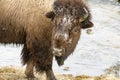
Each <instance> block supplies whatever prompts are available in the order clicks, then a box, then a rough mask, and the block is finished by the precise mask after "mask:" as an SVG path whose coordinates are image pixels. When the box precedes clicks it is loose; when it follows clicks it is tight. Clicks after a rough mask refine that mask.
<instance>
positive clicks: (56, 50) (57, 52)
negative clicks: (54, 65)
mask: <svg viewBox="0 0 120 80" xmlns="http://www.w3.org/2000/svg"><path fill="white" fill-rule="evenodd" d="M64 52H65V49H64V48H61V49H59V48H53V54H54V55H55V56H62V55H63V53H64Z"/></svg>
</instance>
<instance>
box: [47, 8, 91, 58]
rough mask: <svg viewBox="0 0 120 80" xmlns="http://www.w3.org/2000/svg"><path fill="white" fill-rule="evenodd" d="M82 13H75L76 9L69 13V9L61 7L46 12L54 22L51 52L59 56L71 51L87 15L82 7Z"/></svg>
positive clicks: (66, 54)
mask: <svg viewBox="0 0 120 80" xmlns="http://www.w3.org/2000/svg"><path fill="white" fill-rule="evenodd" d="M83 10H84V11H83V14H82V15H77V14H75V13H74V12H76V13H77V10H75V11H73V12H72V13H71V11H70V10H67V9H62V10H60V9H59V10H58V11H56V12H49V13H47V14H46V16H47V17H48V18H51V19H52V21H53V24H54V27H53V31H52V32H53V33H52V49H53V54H54V55H55V56H59V57H61V56H62V57H65V58H66V57H67V56H68V55H69V54H70V53H72V52H73V51H74V49H75V47H76V44H77V42H78V40H79V37H80V34H81V29H82V23H83V22H84V21H85V20H86V19H87V17H88V16H89V13H88V11H87V10H86V9H85V8H83Z"/></svg>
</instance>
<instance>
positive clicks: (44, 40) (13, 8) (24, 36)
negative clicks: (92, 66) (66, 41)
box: [0, 0, 92, 80]
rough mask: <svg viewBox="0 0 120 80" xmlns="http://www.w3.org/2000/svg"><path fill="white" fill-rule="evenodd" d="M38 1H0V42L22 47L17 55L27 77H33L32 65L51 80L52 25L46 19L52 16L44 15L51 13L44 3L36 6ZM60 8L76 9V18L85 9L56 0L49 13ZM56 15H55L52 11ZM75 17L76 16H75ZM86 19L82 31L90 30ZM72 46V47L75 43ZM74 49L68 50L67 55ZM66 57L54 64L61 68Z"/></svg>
mask: <svg viewBox="0 0 120 80" xmlns="http://www.w3.org/2000/svg"><path fill="white" fill-rule="evenodd" d="M50 1H51V2H54V0H48V3H49V2H50ZM39 2H40V0H0V43H4V44H10V43H13V44H23V45H24V46H23V49H22V53H21V55H22V62H23V64H24V65H25V64H27V67H26V71H25V74H26V75H27V77H28V78H34V74H33V67H34V66H35V68H36V70H37V71H39V72H43V71H45V72H46V74H47V79H48V80H55V77H54V74H53V71H52V60H53V54H52V50H51V47H52V29H53V24H52V22H51V20H50V19H48V18H51V19H52V20H53V19H54V17H55V15H54V13H50V14H49V13H47V12H49V11H51V9H50V10H49V9H47V8H49V7H50V6H49V5H48V3H46V4H44V5H42V2H41V4H40V5H41V6H40V5H39V4H38V3H39ZM43 3H44V2H43ZM45 5H48V6H47V7H46V6H45ZM61 6H62V7H66V8H67V7H68V8H69V6H70V7H71V9H72V7H76V8H77V9H78V12H79V14H78V15H79V16H81V15H82V14H83V12H81V11H82V8H83V7H86V8H87V6H86V5H85V4H84V3H83V1H82V0H57V1H56V2H55V3H54V9H53V12H56V11H57V9H58V8H60V7H61ZM87 9H88V8H87ZM46 13H47V14H46ZM63 13H64V12H63ZM45 14H46V16H47V17H48V18H46V16H45ZM56 14H58V13H57V12H56ZM89 14H90V13H89ZM78 15H77V17H79V16H78ZM90 16H91V15H90ZM90 16H89V17H88V18H87V20H86V21H84V22H83V24H82V25H83V26H82V28H88V27H92V26H91V25H89V24H90V23H91V22H90ZM88 25H89V26H88ZM74 45H75V46H76V43H75V44H74ZM74 48H75V47H73V49H71V52H73V50H74ZM70 54H71V53H70ZM70 54H65V55H64V56H63V57H62V58H57V57H56V60H57V61H58V64H59V65H62V64H63V63H62V61H64V60H65V59H66V58H67V57H68V56H69V55H70ZM62 59H63V60H62Z"/></svg>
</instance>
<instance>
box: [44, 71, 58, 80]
mask: <svg viewBox="0 0 120 80" xmlns="http://www.w3.org/2000/svg"><path fill="white" fill-rule="evenodd" d="M46 75H47V80H57V79H56V78H55V76H54V73H53V71H52V69H51V70H47V71H46Z"/></svg>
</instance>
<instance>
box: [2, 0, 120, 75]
mask: <svg viewBox="0 0 120 80" xmlns="http://www.w3.org/2000/svg"><path fill="white" fill-rule="evenodd" d="M93 1H94V2H93ZM99 1H100V0H96V2H95V0H92V2H89V7H90V9H91V12H92V21H93V23H94V28H92V32H91V34H89V35H88V34H86V30H83V31H82V35H81V39H80V41H79V42H78V45H77V48H76V50H75V51H74V53H73V54H72V55H71V56H70V57H69V58H68V59H67V60H66V61H65V64H64V66H62V67H58V66H57V63H56V62H55V61H54V66H53V69H54V71H55V72H57V73H68V74H73V75H80V74H86V75H92V76H96V75H101V74H104V70H105V69H107V68H109V67H110V66H112V65H115V64H116V63H119V64H120V5H118V4H116V3H114V4H112V3H111V1H110V2H108V3H107V2H106V0H104V1H105V2H103V1H102V2H99ZM21 49H22V46H20V47H19V46H17V47H16V46H13V45H5V46H4V45H2V44H1V45H0V66H9V65H13V66H21V62H20V52H21ZM64 68H67V70H64Z"/></svg>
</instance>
